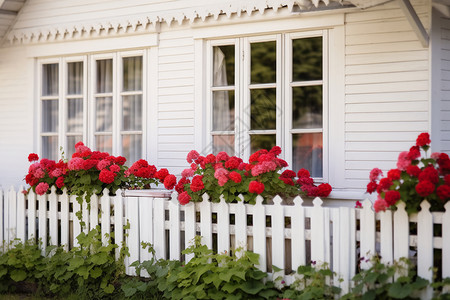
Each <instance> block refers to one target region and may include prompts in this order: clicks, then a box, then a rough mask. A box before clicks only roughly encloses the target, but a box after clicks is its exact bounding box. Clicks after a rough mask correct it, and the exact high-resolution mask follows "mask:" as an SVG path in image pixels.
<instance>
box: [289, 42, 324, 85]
mask: <svg viewBox="0 0 450 300" xmlns="http://www.w3.org/2000/svg"><path fill="white" fill-rule="evenodd" d="M292 72H293V74H292V78H293V81H307V80H321V79H322V37H313V38H303V39H295V40H292Z"/></svg>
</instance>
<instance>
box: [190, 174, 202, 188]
mask: <svg viewBox="0 0 450 300" xmlns="http://www.w3.org/2000/svg"><path fill="white" fill-rule="evenodd" d="M204 188H205V184H204V183H203V176H202V175H197V176H194V178H192V183H191V191H193V192H198V191H201V190H203V189H204Z"/></svg>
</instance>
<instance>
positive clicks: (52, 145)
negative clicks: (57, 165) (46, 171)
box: [42, 136, 58, 160]
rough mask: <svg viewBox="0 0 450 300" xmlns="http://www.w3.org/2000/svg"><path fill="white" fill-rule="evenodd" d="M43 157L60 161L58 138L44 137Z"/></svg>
mask: <svg viewBox="0 0 450 300" xmlns="http://www.w3.org/2000/svg"><path fill="white" fill-rule="evenodd" d="M42 157H43V158H48V159H52V160H57V159H58V137H57V136H43V137H42Z"/></svg>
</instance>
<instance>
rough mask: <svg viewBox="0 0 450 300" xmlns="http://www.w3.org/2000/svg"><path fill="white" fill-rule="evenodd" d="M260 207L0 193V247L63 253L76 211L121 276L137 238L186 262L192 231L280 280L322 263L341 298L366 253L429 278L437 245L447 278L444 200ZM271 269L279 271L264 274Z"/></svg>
mask: <svg viewBox="0 0 450 300" xmlns="http://www.w3.org/2000/svg"><path fill="white" fill-rule="evenodd" d="M241 199H242V198H241ZM263 201H264V200H263V198H262V197H260V196H258V197H257V198H256V204H255V205H250V204H244V203H243V202H242V201H241V202H239V203H232V204H229V203H226V202H225V199H224V198H223V197H221V199H220V201H219V202H211V201H210V199H209V197H208V195H206V194H205V195H203V201H202V202H200V203H189V204H187V205H184V206H181V205H179V204H178V202H177V194H176V193H173V194H172V195H170V193H168V192H162V191H145V192H144V191H126V192H125V194H124V196H123V195H122V192H121V191H117V193H116V195H114V196H110V192H109V191H108V190H105V191H103V193H102V194H101V195H99V196H97V195H96V196H92V197H91V201H90V205H89V206H88V205H87V204H86V203H85V202H84V203H83V205H80V203H79V202H78V201H77V199H76V196H74V195H68V194H67V193H66V192H65V191H64V192H63V194H62V195H59V194H56V191H55V189H52V191H51V193H50V194H47V195H42V196H39V195H36V194H34V193H33V192H32V191H30V192H29V193H28V195H26V196H25V195H24V194H23V193H22V192H21V191H20V192H15V191H14V190H12V189H11V190H9V191H8V192H7V193H5V192H4V191H2V190H0V217H1V218H2V219H1V221H0V238H2V239H3V240H4V241H5V243H8V242H9V241H12V240H14V239H15V238H16V237H17V238H19V239H21V240H24V239H36V238H39V239H41V241H42V251H43V252H44V251H45V249H46V246H48V245H49V244H52V245H64V246H65V249H70V248H71V247H75V246H77V245H78V243H77V240H76V237H77V235H78V234H80V233H81V231H82V227H81V224H80V223H81V222H80V221H79V219H78V217H77V216H76V213H77V212H79V211H81V215H82V219H83V222H85V224H86V228H95V227H96V226H97V225H100V228H101V234H102V239H103V242H104V243H107V242H108V240H109V238H110V237H111V238H113V241H114V242H115V243H116V244H117V245H118V246H119V248H118V249H117V250H116V251H117V252H116V258H118V257H119V254H120V247H122V246H123V245H122V242H123V241H124V238H126V241H125V242H126V245H127V247H128V249H129V252H130V257H128V258H127V260H126V267H127V274H130V275H134V274H135V270H134V268H131V267H129V265H130V264H131V263H132V262H134V261H136V260H138V261H141V262H143V261H145V260H148V259H150V258H151V254H150V253H149V252H148V250H147V249H143V247H142V245H141V243H142V242H144V243H151V244H152V245H153V248H154V250H155V253H156V258H163V259H185V260H186V261H189V260H190V259H191V258H192V255H185V256H183V255H182V253H181V252H182V251H183V250H184V249H185V248H187V247H189V246H190V245H191V243H192V240H193V238H194V237H195V236H196V235H201V236H202V239H203V243H204V244H206V245H207V246H208V247H209V248H212V249H215V250H216V251H218V252H223V253H224V252H227V253H234V250H235V249H236V248H238V247H242V248H244V249H250V250H252V251H253V252H255V253H258V254H259V255H260V258H259V259H260V263H259V265H258V266H257V267H258V268H259V269H261V270H263V271H265V272H269V273H272V274H271V276H270V277H271V278H281V279H282V280H285V281H286V284H290V283H292V281H293V280H294V279H295V278H294V277H292V276H291V275H288V274H287V273H288V272H287V271H288V270H294V271H295V270H296V269H297V268H298V267H299V266H301V265H305V264H310V263H311V262H312V261H315V262H316V263H318V264H320V263H322V262H324V263H328V264H329V266H330V267H331V268H332V270H333V271H334V272H336V273H337V276H336V277H335V279H336V280H337V279H339V281H335V284H337V285H339V286H340V287H341V288H342V292H343V293H345V292H347V291H348V290H349V289H350V288H351V285H350V284H351V278H352V277H353V276H354V275H355V273H356V272H357V270H358V267H362V268H368V267H370V264H367V263H366V262H365V259H364V261H362V262H361V263H359V262H360V258H362V257H364V258H366V257H367V255H368V253H369V254H377V253H378V254H380V255H381V259H382V261H384V262H386V263H392V261H393V260H398V259H399V258H400V257H410V258H415V260H416V262H417V272H418V275H419V276H421V277H424V278H425V279H428V280H432V272H431V269H430V267H432V266H433V264H435V261H434V258H433V251H434V249H442V264H441V265H440V266H437V267H439V268H441V269H442V276H443V277H450V267H449V266H450V258H449V257H450V229H449V228H450V202H449V203H447V204H446V206H445V209H446V211H445V212H433V213H432V212H430V211H429V207H430V205H429V203H428V202H426V201H424V202H423V203H422V204H421V208H422V209H421V212H420V213H418V214H412V215H409V216H408V214H407V213H406V211H405V205H404V203H400V204H399V205H398V209H397V210H396V211H395V212H394V213H392V212H391V211H387V212H383V213H374V211H373V209H372V205H371V203H370V201H369V200H365V201H364V202H363V208H362V209H355V208H352V207H324V203H323V201H322V200H321V199H319V198H316V199H314V200H313V202H312V203H313V206H308V205H306V204H305V203H304V202H303V199H302V198H300V197H296V198H295V199H293V201H291V204H289V205H288V204H284V200H283V199H281V198H280V197H278V196H277V197H275V198H274V199H273V200H272V202H271V203H270V204H263ZM36 204H37V205H36ZM198 216H199V218H198ZM128 224H129V228H128V229H126V230H125V229H124V227H125V226H127V225H128ZM410 224H413V225H411V226H417V234H414V235H413V234H411V233H410V231H409V228H410ZM414 224H416V225H414ZM434 224H440V225H441V228H442V235H441V236H435V233H434V232H433V227H434ZM47 229H48V231H47ZM83 230H87V229H83ZM125 233H126V235H125ZM238 255H239V252H238ZM272 265H274V266H276V267H278V268H281V269H284V270H285V271H286V272H283V271H278V272H274V271H272ZM143 275H146V274H145V273H144V274H143ZM400 275H401V274H397V276H400ZM431 293H432V290H431V289H427V290H426V291H425V292H424V294H423V295H422V297H424V298H428V297H430V296H431Z"/></svg>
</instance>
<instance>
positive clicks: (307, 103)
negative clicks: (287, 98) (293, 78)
mask: <svg viewBox="0 0 450 300" xmlns="http://www.w3.org/2000/svg"><path fill="white" fill-rule="evenodd" d="M322 99H323V98H322V86H321V85H317V86H305V87H295V88H292V128H322V110H323V109H322Z"/></svg>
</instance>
